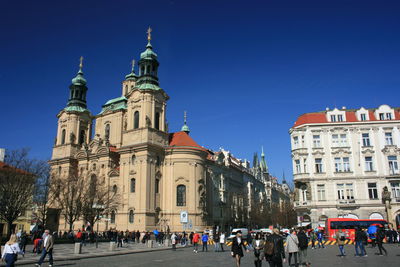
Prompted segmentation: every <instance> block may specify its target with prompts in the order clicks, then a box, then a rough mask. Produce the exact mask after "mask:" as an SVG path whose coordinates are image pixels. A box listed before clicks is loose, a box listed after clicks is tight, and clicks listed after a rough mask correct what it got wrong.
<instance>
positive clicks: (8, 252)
mask: <svg viewBox="0 0 400 267" xmlns="http://www.w3.org/2000/svg"><path fill="white" fill-rule="evenodd" d="M35 240H36V239H35ZM41 240H42V241H41V243H40V244H41V245H40V248H36V249H37V250H38V249H40V251H41V256H40V259H39V261H38V263H36V264H35V266H38V267H39V266H41V265H42V263H43V261H44V259H45V258H46V256H47V255H48V256H49V267H52V266H53V247H54V238H53V236H52V235H51V233H50V231H49V230H45V231H44V233H43V235H42V238H41ZM26 242H27V240H25V238H24V236H23V235H21V234H12V235H11V236H10V239H9V240H8V242H7V243H6V244H5V246H4V249H3V252H2V254H1V259H2V260H4V261H5V262H6V267H14V265H15V262H16V261H17V260H18V254H20V255H25V246H26Z"/></svg>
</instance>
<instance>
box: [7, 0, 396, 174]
mask: <svg viewBox="0 0 400 267" xmlns="http://www.w3.org/2000/svg"><path fill="white" fill-rule="evenodd" d="M398 14H400V4H398V3H396V1H351V0H347V1H341V0H335V1H329V0H325V1H307V0H305V1H284V0H280V1H249V0H246V1H237V0H231V1H222V0H221V1H166V0H165V1H161V0H160V1H157V0H154V1H132V0H131V1H63V2H61V1H40V0H39V1H18V0H13V1H10V0H3V1H1V3H0V90H1V91H0V92H1V98H0V99H1V104H0V114H1V115H2V127H1V129H0V130H1V131H0V147H5V148H7V149H17V148H22V147H30V148H31V154H32V156H34V157H38V158H41V159H49V158H50V156H51V148H52V145H53V142H54V138H55V134H56V126H57V119H56V114H57V113H58V112H59V111H60V110H61V109H62V108H64V107H65V105H66V101H67V96H68V90H69V89H68V86H69V85H70V81H71V78H73V77H74V76H75V74H76V72H77V68H78V62H79V57H80V56H83V57H84V58H85V61H84V73H85V77H86V79H87V81H88V87H89V91H88V96H87V100H88V107H89V109H90V110H91V112H92V113H93V114H98V113H99V112H100V109H101V105H102V104H104V103H105V102H106V101H107V100H108V99H110V98H114V97H118V96H120V95H121V82H122V80H123V78H124V76H125V75H126V74H127V73H128V72H129V71H130V61H131V60H132V59H133V58H134V59H138V57H139V54H140V52H142V51H143V50H144V47H145V45H146V29H147V27H148V26H149V25H150V26H151V27H152V28H153V41H152V44H153V47H154V50H155V51H156V52H157V53H158V55H159V61H160V68H159V77H160V84H161V87H162V88H163V89H164V90H165V91H166V92H167V93H168V94H169V96H170V100H169V102H168V111H167V116H168V121H169V125H170V130H171V131H177V130H179V129H180V127H181V126H182V120H183V111H184V110H187V112H188V124H189V126H190V128H191V130H192V133H191V136H192V137H193V138H194V139H195V140H196V141H197V142H198V143H199V144H200V145H203V146H206V147H208V148H211V149H214V150H217V149H219V148H220V147H223V148H225V149H227V150H230V151H231V152H232V153H233V154H234V155H235V156H237V157H239V158H247V159H252V155H253V153H254V152H255V151H260V149H261V146H262V145H263V146H264V150H265V152H266V157H267V161H268V164H269V167H270V170H271V172H272V173H273V174H275V175H278V176H281V175H282V172H283V171H285V173H286V176H287V178H289V179H290V178H291V172H292V165H291V157H290V140H289V134H288V130H289V128H290V127H291V126H292V125H293V123H294V121H295V120H296V118H297V117H298V116H299V115H300V114H302V113H306V112H313V111H319V110H324V109H325V108H326V107H330V108H333V107H335V106H337V107H341V106H346V107H348V108H359V107H361V106H364V107H368V108H371V107H377V106H379V105H380V104H389V105H391V106H399V104H398V99H399V96H400V90H399V87H400V86H399V85H400V75H399V73H400V16H399V15H398Z"/></svg>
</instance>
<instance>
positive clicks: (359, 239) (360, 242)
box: [354, 228, 365, 257]
mask: <svg viewBox="0 0 400 267" xmlns="http://www.w3.org/2000/svg"><path fill="white" fill-rule="evenodd" d="M364 235H365V232H364V231H362V230H361V229H360V228H357V229H356V234H355V238H354V242H355V250H356V257H360V256H361V257H363V256H364V255H365V254H364V251H365V248H364V240H365V237H364Z"/></svg>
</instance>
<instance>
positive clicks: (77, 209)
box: [50, 173, 85, 230]
mask: <svg viewBox="0 0 400 267" xmlns="http://www.w3.org/2000/svg"><path fill="white" fill-rule="evenodd" d="M84 190H85V189H84V178H82V177H79V176H78V175H77V174H75V173H70V174H69V175H68V176H66V177H61V176H60V175H53V176H52V178H51V181H50V191H51V192H52V194H54V196H53V197H54V201H55V206H58V207H59V208H60V209H61V215H63V216H64V219H65V222H66V223H67V224H68V226H69V230H73V226H74V223H75V222H76V221H77V220H79V218H80V216H81V214H82V206H83V204H82V203H83V197H84V192H85V191H84Z"/></svg>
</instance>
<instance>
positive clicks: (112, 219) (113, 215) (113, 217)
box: [110, 211, 115, 223]
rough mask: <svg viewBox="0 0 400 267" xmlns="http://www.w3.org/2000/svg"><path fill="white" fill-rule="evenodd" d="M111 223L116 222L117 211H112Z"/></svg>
mask: <svg viewBox="0 0 400 267" xmlns="http://www.w3.org/2000/svg"><path fill="white" fill-rule="evenodd" d="M110 222H111V223H115V211H112V212H111V218H110Z"/></svg>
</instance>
